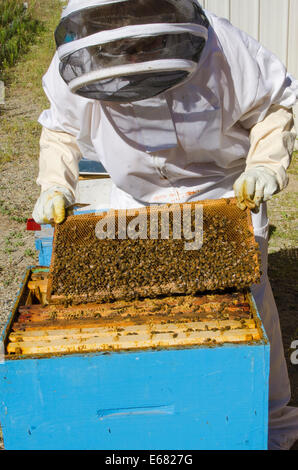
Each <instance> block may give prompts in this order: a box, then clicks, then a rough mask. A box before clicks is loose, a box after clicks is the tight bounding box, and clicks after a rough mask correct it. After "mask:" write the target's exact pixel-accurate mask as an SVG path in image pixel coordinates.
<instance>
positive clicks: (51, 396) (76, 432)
mask: <svg viewBox="0 0 298 470" xmlns="http://www.w3.org/2000/svg"><path fill="white" fill-rule="evenodd" d="M268 376H269V346H268V345H267V344H265V342H261V343H260V344H255V345H224V346H222V347H213V348H210V347H209V348H207V347H199V348H195V349H181V350H163V351H142V352H134V353H127V352H126V353H111V354H109V355H104V354H100V353H98V354H87V355H70V356H61V357H52V358H43V359H18V360H7V361H6V362H5V363H4V364H0V384H1V385H0V390H1V400H0V401H1V407H0V419H1V425H2V429H3V435H4V445H5V448H6V449H119V450H121V449H128V450H131V449H153V450H157V449H168V450H173V449H206V450H207V449H249V450H252V449H266V448H267V447H266V445H267V422H268V412H267V410H268Z"/></svg>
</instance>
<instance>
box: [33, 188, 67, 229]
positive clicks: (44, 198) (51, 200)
mask: <svg viewBox="0 0 298 470" xmlns="http://www.w3.org/2000/svg"><path fill="white" fill-rule="evenodd" d="M74 202H75V198H74V196H73V195H72V193H71V192H70V191H69V190H68V189H66V188H63V187H61V186H53V187H52V188H49V189H47V190H46V191H43V192H42V193H41V194H40V196H39V198H38V200H37V202H36V204H35V207H34V210H33V214H32V217H33V219H34V220H35V222H36V223H37V224H48V223H50V221H53V220H54V222H55V223H56V224H60V223H61V222H63V220H64V219H65V209H66V208H67V207H68V206H71V205H72V204H74Z"/></svg>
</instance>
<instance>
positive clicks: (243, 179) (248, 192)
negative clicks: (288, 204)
mask: <svg viewBox="0 0 298 470" xmlns="http://www.w3.org/2000/svg"><path fill="white" fill-rule="evenodd" d="M233 188H234V191H235V196H236V198H237V201H238V207H239V208H240V209H242V210H245V209H246V208H249V209H251V210H253V211H255V212H257V211H258V210H259V207H260V204H261V203H262V202H265V201H268V200H269V199H271V197H272V196H273V195H274V194H276V193H278V192H279V190H280V188H279V184H278V180H277V176H276V174H275V173H274V171H273V170H271V169H269V168H266V167H265V166H258V167H255V168H250V169H249V170H246V171H245V172H244V173H242V175H240V177H239V178H238V179H237V180H236V182H235V184H234V186H233Z"/></svg>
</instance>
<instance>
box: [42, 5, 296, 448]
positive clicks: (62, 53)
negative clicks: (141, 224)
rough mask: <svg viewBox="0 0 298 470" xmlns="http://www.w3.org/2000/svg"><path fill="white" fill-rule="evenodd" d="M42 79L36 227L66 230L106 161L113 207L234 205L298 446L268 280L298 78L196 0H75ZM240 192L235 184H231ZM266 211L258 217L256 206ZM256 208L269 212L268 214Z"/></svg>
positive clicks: (283, 443)
mask: <svg viewBox="0 0 298 470" xmlns="http://www.w3.org/2000/svg"><path fill="white" fill-rule="evenodd" d="M55 38H56V43H57V52H56V54H55V56H54V58H53V61H52V63H51V65H50V68H49V70H48V72H47V73H46V75H45V76H44V78H43V87H44V90H45V92H46V94H47V96H48V99H49V101H50V104H51V107H50V109H48V110H46V111H44V112H43V113H42V114H41V116H40V119H39V122H40V123H41V124H42V126H43V130H42V135H41V141H40V146H41V151H40V171H39V176H38V180H37V182H38V184H39V185H40V186H41V195H40V197H39V199H38V201H37V203H36V205H35V208H34V213H33V217H34V219H35V220H36V222H39V223H46V222H47V221H48V220H50V219H55V221H56V222H58V223H59V222H61V221H62V220H63V219H64V216H65V207H66V206H67V205H70V204H73V203H74V201H75V191H76V184H77V181H78V163H79V160H80V158H81V157H82V155H84V157H85V158H89V159H92V160H99V161H101V163H102V164H103V165H104V167H105V168H106V170H107V172H108V173H109V175H110V176H111V178H112V181H113V183H114V187H113V190H112V195H111V204H112V207H114V208H115V209H120V208H135V207H140V206H144V205H148V204H163V203H176V202H177V203H184V202H189V201H197V200H201V199H208V198H209V199H212V198H216V199H217V198H224V197H231V196H234V191H235V194H236V196H237V198H238V201H239V205H240V207H241V208H242V209H244V208H245V207H249V208H250V209H253V210H254V213H253V214H252V217H253V224H254V230H255V236H256V240H257V241H258V242H259V244H260V247H261V250H262V264H263V266H262V270H263V276H262V282H261V284H259V285H256V286H254V287H253V294H254V297H255V300H256V303H257V306H258V309H259V311H260V314H261V316H262V320H263V323H264V326H265V329H266V332H267V334H268V336H269V339H270V343H271V371H270V423H269V448H270V449H289V448H290V447H291V446H292V445H293V443H294V442H295V441H296V440H297V439H298V408H293V407H289V406H287V404H288V402H289V400H290V385H289V378H288V373H287V367H286V362H285V358H284V352H283V346H282V339H281V332H280V325H279V318H278V312H277V309H276V305H275V302H274V298H273V295H272V290H271V287H270V284H269V281H268V277H267V272H266V271H267V238H268V219H267V214H266V204H265V201H267V200H268V199H270V198H271V196H272V195H273V194H276V193H277V192H279V191H281V190H282V189H284V188H285V187H286V185H287V182H288V177H287V174H286V170H287V168H288V166H289V163H290V155H291V153H292V150H293V144H294V139H295V133H294V130H293V116H292V111H291V108H292V106H293V105H294V104H295V102H296V100H297V98H298V83H297V82H296V81H295V80H294V79H293V78H291V76H289V75H288V74H287V72H286V70H285V68H284V66H283V65H282V64H281V63H280V62H279V60H278V59H277V58H276V57H275V56H274V55H273V54H271V53H270V52H269V51H268V50H266V49H265V48H264V47H263V46H261V44H259V43H258V42H256V41H255V40H253V39H252V38H251V37H249V36H248V35H246V34H245V33H243V32H242V31H239V30H238V29H236V28H235V27H233V26H232V25H231V24H230V23H229V22H228V21H226V20H224V19H220V18H217V17H216V16H214V15H212V14H211V13H209V12H204V11H203V10H202V8H201V7H200V5H199V3H198V2H197V1H196V0H97V1H95V0H89V1H87V0H85V1H82V0H73V1H70V2H69V4H68V6H67V7H66V9H65V10H64V12H63V15H62V19H61V21H60V24H59V26H58V27H57V30H56V33H55ZM233 188H234V190H233ZM258 209H259V211H258ZM257 211H258V212H257Z"/></svg>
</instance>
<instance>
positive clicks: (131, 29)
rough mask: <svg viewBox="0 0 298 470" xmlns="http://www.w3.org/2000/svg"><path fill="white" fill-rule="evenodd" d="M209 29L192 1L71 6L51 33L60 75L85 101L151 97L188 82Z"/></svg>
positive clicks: (106, 0) (105, 0)
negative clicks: (54, 42)
mask: <svg viewBox="0 0 298 470" xmlns="http://www.w3.org/2000/svg"><path fill="white" fill-rule="evenodd" d="M208 26H209V23H208V20H207V18H206V16H205V15H204V12H203V10H202V9H201V7H200V6H199V4H198V3H197V1H196V0H97V1H95V0H89V1H88V0H85V1H80V0H72V1H70V2H69V4H68V6H67V7H66V9H65V10H64V12H63V15H62V19H61V21H60V24H59V25H58V27H57V29H56V32H55V38H56V44H57V48H58V54H59V58H60V61H61V62H60V74H61V76H62V78H63V79H64V81H65V82H66V83H67V84H68V86H69V88H70V90H71V91H72V92H73V93H77V94H78V95H80V96H84V97H86V98H91V99H98V100H104V101H116V102H120V103H121V102H122V103H123V102H133V101H138V100H144V99H147V98H150V97H154V96H157V95H159V94H160V93H162V92H164V91H166V90H169V89H170V88H173V87H175V86H177V85H179V84H181V83H183V82H184V81H185V80H187V79H189V78H190V76H191V75H192V73H193V72H194V71H195V69H196V67H197V64H198V62H199V59H200V56H201V53H202V50H203V48H204V46H205V43H206V41H207V38H208Z"/></svg>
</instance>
